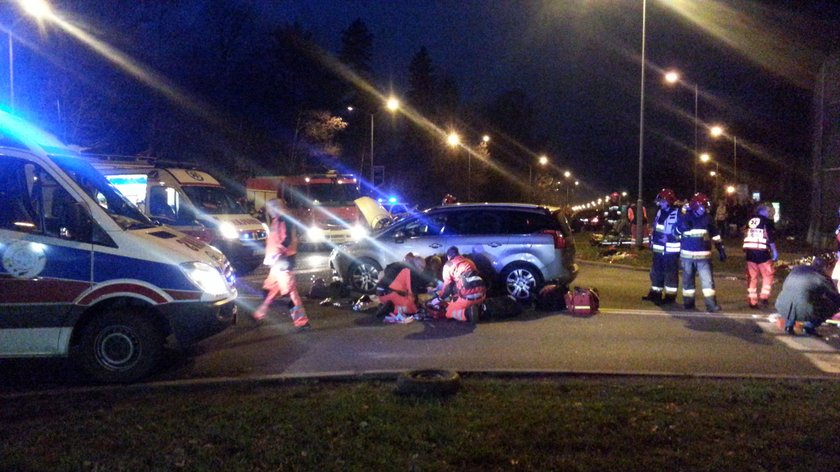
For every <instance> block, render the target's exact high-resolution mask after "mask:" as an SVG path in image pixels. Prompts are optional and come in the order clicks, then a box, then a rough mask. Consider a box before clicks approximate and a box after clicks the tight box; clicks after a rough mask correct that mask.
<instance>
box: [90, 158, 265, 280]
mask: <svg viewBox="0 0 840 472" xmlns="http://www.w3.org/2000/svg"><path fill="white" fill-rule="evenodd" d="M87 157H88V159H90V161H91V163H92V164H93V166H94V167H95V168H96V169H98V170H99V171H100V172H102V174H104V175H105V177H106V178H107V179H108V180H109V181H110V182H111V183H112V184H113V185H114V187H116V188H117V190H119V191H120V192H121V193H122V194H123V195H125V196H126V197H127V198H128V199H129V200H130V201H131V202H132V203H134V204H135V205H137V207H138V208H140V210H141V211H142V212H143V213H145V214H146V216H148V217H149V218H151V219H152V220H157V221H159V222H161V223H162V224H164V225H166V226H170V227H172V228H175V229H177V230H178V231H181V232H183V233H186V234H188V235H190V236H193V237H195V238H197V239H199V240H201V241H204V242H206V243H208V244H211V245H213V246H215V247H216V248H218V249H219V250H220V251H222V252H223V253H224V254H225V256H227V258H228V259H229V260H230V262H231V263H232V264H233V266H234V267H235V268H236V270H237V271H238V272H240V273H248V272H250V271H252V270H254V269H255V268H256V267H257V266H259V265H260V264H262V262H263V258H264V257H265V238H266V236H267V234H268V227H267V226H266V225H265V224H263V223H261V222H260V221H259V220H257V219H256V218H254V217H253V216H251V215H250V214H248V212H247V211H246V210H245V209H244V208H243V207H242V205H241V204H240V203H239V202H238V201H237V198H236V196H235V195H233V194H232V193H231V192H230V191H228V190H227V189H226V188H225V187H224V186H222V184H221V183H219V181H218V180H216V178H214V177H213V176H212V175H210V174H209V173H207V172H205V171H203V170H201V169H198V168H196V167H194V166H188V165H185V164H183V163H177V164H176V163H167V162H164V161H159V160H157V159H154V158H145V157H113V156H87Z"/></svg>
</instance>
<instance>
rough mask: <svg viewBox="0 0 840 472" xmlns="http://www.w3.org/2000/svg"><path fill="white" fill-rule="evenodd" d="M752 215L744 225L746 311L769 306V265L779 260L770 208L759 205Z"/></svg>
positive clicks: (771, 278) (770, 285) (771, 279)
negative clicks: (748, 305) (759, 289)
mask: <svg viewBox="0 0 840 472" xmlns="http://www.w3.org/2000/svg"><path fill="white" fill-rule="evenodd" d="M755 213H756V215H755V216H754V217H752V218H750V220H749V221H748V222H747V229H746V232H745V234H744V245H743V247H744V254H745V255H746V260H747V301H748V302H749V304H750V308H758V306H759V301H760V303H761V306H762V307H766V306H769V305H770V301H769V299H770V290H771V289H772V287H773V277H774V275H775V273H776V268H775V267H774V266H773V264H774V263H775V262H776V261H777V260H778V259H779V253H778V252H777V251H776V243H775V242H774V241H773V222H772V220H770V207H768V206H767V205H759V206H758V207H757V208H756V210H755ZM759 276H760V277H761V293H760V294H759V293H758V278H759Z"/></svg>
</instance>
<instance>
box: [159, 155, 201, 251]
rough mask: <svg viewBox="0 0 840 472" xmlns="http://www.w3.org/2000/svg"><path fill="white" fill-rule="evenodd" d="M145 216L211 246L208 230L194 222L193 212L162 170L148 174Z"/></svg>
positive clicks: (196, 221) (167, 173) (165, 171)
mask: <svg viewBox="0 0 840 472" xmlns="http://www.w3.org/2000/svg"><path fill="white" fill-rule="evenodd" d="M146 202H147V207H146V208H147V210H146V214H147V215H148V216H149V218H151V219H152V220H155V221H158V222H159V223H161V224H164V225H166V226H171V227H172V228H175V229H177V230H178V231H181V232H183V233H186V234H189V235H190V236H193V237H195V238H198V239H200V240H202V241H204V242H207V243H212V242H213V233H212V230H210V229H208V228H207V227H206V226H205V225H203V224H201V222H199V221H198V219H197V215H196V210H195V208H194V207H193V205H192V204H191V203H190V201H189V198H188V197H187V195H186V194H185V193H184V191H183V190H182V189H181V185H180V184H179V183H178V181H177V180H176V179H175V178H174V177H173V176H172V174H170V173H169V171H167V170H165V169H155V170H153V171H151V172H149V176H148V195H147V196H146Z"/></svg>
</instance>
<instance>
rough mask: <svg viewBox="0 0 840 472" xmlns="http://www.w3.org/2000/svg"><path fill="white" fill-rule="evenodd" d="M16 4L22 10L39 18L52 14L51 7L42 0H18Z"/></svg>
mask: <svg viewBox="0 0 840 472" xmlns="http://www.w3.org/2000/svg"><path fill="white" fill-rule="evenodd" d="M18 4H19V5H20V6H21V8H23V11H25V12H26V13H28V14H30V15H32V16H34V17H35V18H37V19H39V20H40V19H41V18H47V17H50V16H52V9H50V5H49V4H48V3H47V2H46V1H44V0H18Z"/></svg>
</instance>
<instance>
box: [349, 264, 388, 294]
mask: <svg viewBox="0 0 840 472" xmlns="http://www.w3.org/2000/svg"><path fill="white" fill-rule="evenodd" d="M381 271H382V267H380V266H379V264H378V263H377V262H376V261H374V260H372V259H362V260H360V261H359V262H355V263H353V265H351V266H350V270H349V271H348V280H349V283H350V288H351V289H353V290H355V291H357V292H361V293H367V294H371V293H373V292H374V290H375V289H376V282H377V281H378V279H379V272H381Z"/></svg>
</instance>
